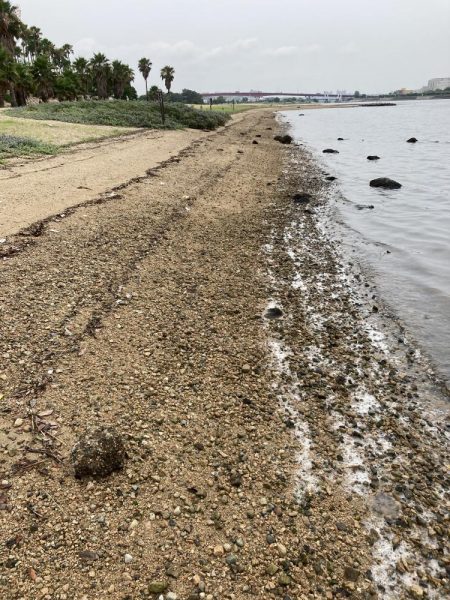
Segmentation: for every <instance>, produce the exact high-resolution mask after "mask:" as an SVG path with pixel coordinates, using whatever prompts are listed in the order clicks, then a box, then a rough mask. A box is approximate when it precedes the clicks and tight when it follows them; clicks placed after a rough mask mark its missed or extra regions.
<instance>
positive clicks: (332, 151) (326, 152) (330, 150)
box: [322, 148, 339, 154]
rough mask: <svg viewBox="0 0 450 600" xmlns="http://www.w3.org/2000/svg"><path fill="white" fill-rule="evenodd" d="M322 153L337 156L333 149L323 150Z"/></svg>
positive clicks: (337, 151)
mask: <svg viewBox="0 0 450 600" xmlns="http://www.w3.org/2000/svg"><path fill="white" fill-rule="evenodd" d="M322 152H323V153H324V154H339V150H334V149H333V148H325V150H322Z"/></svg>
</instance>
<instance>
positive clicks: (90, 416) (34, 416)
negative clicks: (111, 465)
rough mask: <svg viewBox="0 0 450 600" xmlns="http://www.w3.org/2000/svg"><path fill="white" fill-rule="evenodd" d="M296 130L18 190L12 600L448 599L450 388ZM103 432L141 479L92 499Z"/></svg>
mask: <svg viewBox="0 0 450 600" xmlns="http://www.w3.org/2000/svg"><path fill="white" fill-rule="evenodd" d="M280 130H281V125H280V124H279V123H278V121H277V119H276V117H275V116H274V114H272V112H270V111H265V110H258V111H250V112H248V113H242V114H240V115H238V116H237V117H236V118H235V119H234V120H233V122H232V123H230V125H228V126H227V127H225V128H222V129H221V130H219V131H218V132H215V133H199V132H192V131H183V132H178V131H177V132H164V133H161V132H157V133H152V132H149V133H145V134H139V135H138V136H136V137H131V138H123V139H120V140H112V141H111V140H108V141H105V142H101V143H100V144H92V145H87V146H86V147H85V148H79V149H78V150H77V151H75V152H74V153H72V154H71V153H67V154H64V155H63V156H58V157H54V158H51V159H45V161H34V162H30V161H27V162H26V163H25V164H22V165H20V164H18V165H14V166H12V167H11V168H10V170H7V171H2V172H1V174H0V185H1V186H2V192H3V193H2V198H1V199H2V203H1V204H0V238H2V240H3V241H2V243H1V244H0V257H1V260H0V279H1V282H2V284H1V287H0V356H1V362H0V448H1V451H2V453H1V458H0V509H1V510H0V531H1V540H2V544H1V546H0V563H1V564H2V565H3V568H2V572H1V573H0V597H1V598H5V599H6V600H13V599H14V600H18V599H26V600H28V599H30V600H31V599H46V600H106V599H108V600H119V599H120V600H125V599H127V600H134V599H138V598H159V597H161V594H162V595H163V596H162V597H163V598H166V599H167V600H176V599H177V598H178V600H188V599H189V600H196V599H203V598H205V599H206V600H222V599H229V600H232V599H233V600H244V599H247V598H258V599H259V598H260V599H263V598H272V597H273V598H282V599H284V600H289V599H290V600H303V599H304V600H306V599H333V598H355V599H361V600H362V599H376V598H395V599H397V598H398V599H402V598H405V599H406V598H436V599H437V598H444V597H446V596H447V595H448V594H449V593H450V589H449V579H448V574H447V572H446V569H448V567H449V563H448V537H447V534H448V529H447V527H448V521H447V519H448V513H447V512H446V509H447V508H448V506H446V504H445V502H446V500H445V492H446V490H448V446H447V445H446V438H445V432H444V428H445V420H446V418H448V415H447V409H446V406H447V405H446V401H447V399H448V398H447V396H446V392H445V390H443V389H442V388H441V387H440V385H439V382H437V381H435V380H434V378H433V377H432V376H431V375H430V374H429V373H428V371H427V365H426V364H424V363H423V362H422V360H421V358H420V356H419V354H418V353H417V352H416V349H415V348H414V347H413V346H411V345H410V344H409V342H408V340H407V339H406V338H405V336H404V335H403V333H402V331H401V328H400V327H399V325H398V324H397V323H396V322H395V321H393V320H392V319H391V318H390V317H389V314H388V313H387V312H386V310H385V309H384V306H383V303H382V301H381V300H380V299H379V298H378V297H377V291H376V289H375V288H374V287H373V285H372V283H371V282H370V280H368V279H367V278H366V276H365V274H364V273H363V272H361V271H360V270H359V268H358V265H357V261H356V260H353V259H350V258H348V257H346V256H345V254H344V253H343V250H342V249H341V247H340V244H339V243H338V242H337V241H333V239H332V235H330V233H332V231H331V229H332V225H330V228H331V229H330V231H328V230H327V227H326V226H325V225H324V224H323V223H324V221H323V219H322V216H323V214H324V212H326V211H325V209H326V202H327V189H328V188H327V186H328V185H329V184H328V182H327V181H326V180H325V176H324V173H322V172H320V170H319V169H318V168H317V166H316V165H315V163H314V161H313V160H312V158H311V156H310V155H309V153H308V152H307V151H306V150H305V149H303V148H301V147H297V146H292V145H291V146H288V145H286V146H285V145H281V144H279V143H278V142H276V141H274V139H273V137H274V135H275V134H277V133H279V132H280ZM47 167H48V168H47ZM53 167H54V168H53ZM99 425H102V426H111V427H113V428H115V430H116V431H118V432H119V434H120V436H121V437H122V439H123V442H124V445H125V448H126V453H127V458H126V461H125V466H124V468H123V469H122V470H119V471H117V472H114V473H113V474H111V475H109V476H108V477H106V478H100V479H94V478H81V479H77V478H75V477H74V472H73V467H72V464H71V459H70V453H71V448H72V447H73V445H74V444H75V443H76V441H77V440H78V439H79V437H80V436H82V435H83V434H84V433H85V432H86V431H87V430H89V429H90V428H92V427H95V426H99Z"/></svg>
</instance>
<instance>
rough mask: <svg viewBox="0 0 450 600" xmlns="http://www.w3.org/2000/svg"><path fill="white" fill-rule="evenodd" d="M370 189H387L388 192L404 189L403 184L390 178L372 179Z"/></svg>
mask: <svg viewBox="0 0 450 600" xmlns="http://www.w3.org/2000/svg"><path fill="white" fill-rule="evenodd" d="M370 187H381V188H386V189H387V190H397V189H398V188H401V187H402V184H401V183H398V181H394V180H393V179H389V177H378V179H372V181H371V182H370Z"/></svg>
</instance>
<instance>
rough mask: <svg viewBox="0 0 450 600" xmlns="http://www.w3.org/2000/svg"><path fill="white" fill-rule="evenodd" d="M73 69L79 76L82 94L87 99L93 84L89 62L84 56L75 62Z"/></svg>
mask: <svg viewBox="0 0 450 600" xmlns="http://www.w3.org/2000/svg"><path fill="white" fill-rule="evenodd" d="M73 68H74V69H75V73H76V74H77V76H78V81H79V87H80V92H81V94H82V95H83V96H84V97H85V98H86V97H87V96H88V95H89V85H90V82H91V70H90V68H89V63H88V61H87V60H86V59H85V58H83V57H82V56H80V57H78V58H76V59H75V60H74V61H73Z"/></svg>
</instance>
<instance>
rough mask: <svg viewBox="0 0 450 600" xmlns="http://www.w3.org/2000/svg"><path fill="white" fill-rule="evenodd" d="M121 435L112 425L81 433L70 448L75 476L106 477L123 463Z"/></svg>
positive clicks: (123, 450) (123, 448)
mask: <svg viewBox="0 0 450 600" xmlns="http://www.w3.org/2000/svg"><path fill="white" fill-rule="evenodd" d="M125 457H126V452H125V446H124V444H123V441H122V437H121V436H120V435H119V433H117V431H116V430H115V429H113V428H112V427H97V428H95V429H92V430H91V431H88V432H87V433H86V434H85V435H83V436H82V437H81V438H80V439H79V440H78V442H77V443H76V444H75V446H74V447H73V448H72V452H71V461H72V465H73V468H74V470H75V477H78V478H81V477H90V476H91V477H106V475H109V474H110V473H112V472H113V471H117V470H119V469H121V468H122V467H123V465H124V463H125Z"/></svg>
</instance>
